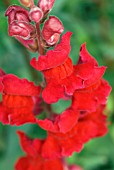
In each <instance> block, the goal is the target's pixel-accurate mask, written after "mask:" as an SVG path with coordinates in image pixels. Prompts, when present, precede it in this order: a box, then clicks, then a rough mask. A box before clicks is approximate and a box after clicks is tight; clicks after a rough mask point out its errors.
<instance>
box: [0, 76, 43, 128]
mask: <svg viewBox="0 0 114 170" xmlns="http://www.w3.org/2000/svg"><path fill="white" fill-rule="evenodd" d="M0 89H1V90H0V93H1V94H2V101H1V102H0V121H1V122H2V123H3V124H10V125H17V126H18V125H22V124H24V123H28V122H29V123H35V116H34V112H33V110H34V107H35V103H36V101H37V100H35V98H37V97H38V96H39V95H40V87H39V86H35V85H34V84H33V83H32V82H29V81H28V80H27V79H19V78H18V77H17V76H15V75H12V74H5V75H2V76H0Z"/></svg>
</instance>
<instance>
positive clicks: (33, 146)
mask: <svg viewBox="0 0 114 170" xmlns="http://www.w3.org/2000/svg"><path fill="white" fill-rule="evenodd" d="M17 134H18V135H19V138H20V143H21V146H22V149H23V150H24V151H25V152H26V153H27V155H30V156H32V157H36V156H37V155H38V154H39V152H40V150H41V144H42V141H41V140H39V139H34V140H32V139H29V138H28V137H27V136H26V135H25V133H24V132H22V131H17Z"/></svg>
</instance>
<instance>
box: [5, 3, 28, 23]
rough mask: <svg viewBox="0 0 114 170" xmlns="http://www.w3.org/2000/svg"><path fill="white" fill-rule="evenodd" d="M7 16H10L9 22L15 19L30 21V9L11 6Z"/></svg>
mask: <svg viewBox="0 0 114 170" xmlns="http://www.w3.org/2000/svg"><path fill="white" fill-rule="evenodd" d="M5 16H8V22H9V24H11V23H12V22H13V21H14V20H17V21H25V22H30V19H29V13H28V11H27V10H26V9H24V8H22V7H20V6H16V5H12V6H10V7H9V8H8V9H7V11H6V13H5Z"/></svg>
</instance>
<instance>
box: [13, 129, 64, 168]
mask: <svg viewBox="0 0 114 170" xmlns="http://www.w3.org/2000/svg"><path fill="white" fill-rule="evenodd" d="M18 135H19V137H20V142H21V146H22V148H23V150H24V151H25V152H26V156H24V157H21V158H19V160H18V161H17V162H16V165H15V170H25V169H26V170H49V169H50V170H55V167H56V168H57V170H64V168H63V163H62V160H61V159H49V160H48V159H45V158H43V157H42V147H43V143H44V142H45V141H43V140H39V139H34V140H33V139H29V138H28V137H27V136H26V135H25V133H24V132H21V131H18Z"/></svg>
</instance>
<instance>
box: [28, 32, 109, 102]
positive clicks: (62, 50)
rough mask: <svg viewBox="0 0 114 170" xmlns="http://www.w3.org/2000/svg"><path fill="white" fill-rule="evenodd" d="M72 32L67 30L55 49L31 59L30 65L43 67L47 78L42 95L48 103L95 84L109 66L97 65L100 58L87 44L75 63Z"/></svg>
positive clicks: (40, 68) (36, 67)
mask: <svg viewBox="0 0 114 170" xmlns="http://www.w3.org/2000/svg"><path fill="white" fill-rule="evenodd" d="M70 36H71V32H67V33H66V34H64V35H63V37H62V39H61V42H60V44H57V45H56V47H55V49H54V50H50V51H48V52H47V53H46V55H43V56H39V57H38V60H36V59H35V58H33V59H32V60H31V65H32V66H33V67H34V68H35V69H37V70H39V71H42V73H43V74H44V77H45V79H46V87H45V89H44V90H43V93H42V97H43V99H44V101H46V102H47V103H54V102H57V101H58V100H59V99H61V98H66V97H70V96H72V95H73V93H74V91H75V90H77V89H83V88H86V87H89V86H91V85H93V84H95V83H96V82H97V81H98V80H100V79H101V78H102V76H103V74H104V72H105V70H106V67H104V66H101V67H99V66H98V63H97V61H96V60H95V59H94V58H93V57H92V56H91V55H90V54H89V53H88V51H87V50H86V45H85V44H82V46H81V49H80V55H79V61H78V63H77V64H76V65H74V66H73V64H72V61H71V59H70V57H69V53H70V49H71V47H70Z"/></svg>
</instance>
